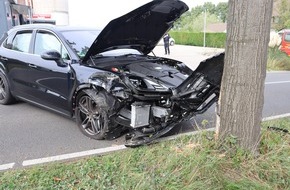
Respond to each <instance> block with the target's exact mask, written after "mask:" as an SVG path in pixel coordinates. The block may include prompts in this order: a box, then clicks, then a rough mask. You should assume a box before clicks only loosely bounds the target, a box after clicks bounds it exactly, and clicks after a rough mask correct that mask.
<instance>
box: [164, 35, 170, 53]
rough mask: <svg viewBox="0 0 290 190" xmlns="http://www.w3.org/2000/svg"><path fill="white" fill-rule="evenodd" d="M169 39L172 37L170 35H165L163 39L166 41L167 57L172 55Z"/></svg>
mask: <svg viewBox="0 0 290 190" xmlns="http://www.w3.org/2000/svg"><path fill="white" fill-rule="evenodd" d="M169 39H170V35H169V34H167V33H166V34H165V35H164V37H163V41H164V48H165V55H167V54H168V55H170V49H169Z"/></svg>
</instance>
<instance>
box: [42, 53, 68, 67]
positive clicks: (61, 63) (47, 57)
mask: <svg viewBox="0 0 290 190" xmlns="http://www.w3.org/2000/svg"><path fill="white" fill-rule="evenodd" d="M41 58H42V59H44V60H49V61H55V62H56V63H57V65H58V66H59V67H66V66H67V63H65V62H64V61H63V59H62V58H61V55H60V53H59V52H57V51H55V50H51V51H46V52H44V53H43V54H41Z"/></svg>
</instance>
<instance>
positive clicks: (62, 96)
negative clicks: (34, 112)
mask: <svg viewBox="0 0 290 190" xmlns="http://www.w3.org/2000/svg"><path fill="white" fill-rule="evenodd" d="M32 49H33V50H32V52H33V55H32V57H31V60H30V61H29V67H30V69H31V70H30V76H29V77H28V78H27V83H29V84H30V92H29V93H30V94H31V95H32V96H33V99H34V100H35V101H36V102H39V103H41V104H42V105H46V106H48V107H49V108H51V109H54V110H58V111H61V112H63V113H65V114H70V111H69V110H70V98H69V97H70V94H71V90H72V88H73V83H74V77H73V73H72V71H71V67H70V65H69V62H70V56H69V54H68V51H67V50H66V48H65V46H64V45H63V43H62V41H61V40H60V38H59V37H58V36H57V35H56V34H55V33H53V32H52V31H48V30H38V31H36V32H35V34H34V41H33V48H32ZM51 50H54V51H58V52H59V53H60V54H61V55H62V58H63V61H64V62H66V63H67V66H63V65H62V66H58V64H57V63H56V61H53V60H44V59H43V58H41V55H42V54H43V53H44V52H46V51H51Z"/></svg>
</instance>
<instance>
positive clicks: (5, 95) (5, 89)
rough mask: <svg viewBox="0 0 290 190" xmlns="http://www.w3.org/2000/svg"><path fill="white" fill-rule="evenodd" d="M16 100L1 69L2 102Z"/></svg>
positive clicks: (0, 98)
mask: <svg viewBox="0 0 290 190" xmlns="http://www.w3.org/2000/svg"><path fill="white" fill-rule="evenodd" d="M14 101H15V99H14V97H13V96H12V94H11V92H10V87H9V84H8V81H7V78H6V76H5V75H4V74H3V73H2V72H1V71H0V104H3V105H8V104H11V103H13V102H14Z"/></svg>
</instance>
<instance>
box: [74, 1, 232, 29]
mask: <svg viewBox="0 0 290 190" xmlns="http://www.w3.org/2000/svg"><path fill="white" fill-rule="evenodd" d="M150 1H151V0H102V1H100V0H99V1H96V0H81V1H79V0H68V8H69V24H70V25H74V26H94V27H99V28H102V27H104V26H106V24H107V23H108V22H110V21H111V20H113V19H115V18H117V17H120V16H122V15H124V14H126V13H128V12H130V11H131V10H133V9H136V8H137V7H139V6H141V5H143V4H146V3H148V2H150ZM227 1H228V0H183V2H185V3H186V4H187V5H188V6H189V8H190V9H191V8H192V7H195V6H197V5H203V4H204V3H205V2H212V3H214V4H218V3H219V2H227ZM80 2H81V3H80Z"/></svg>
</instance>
